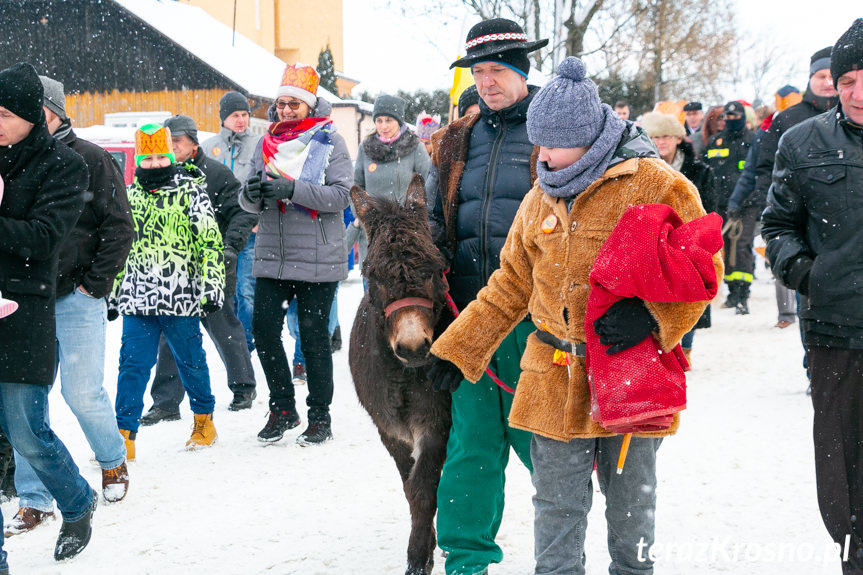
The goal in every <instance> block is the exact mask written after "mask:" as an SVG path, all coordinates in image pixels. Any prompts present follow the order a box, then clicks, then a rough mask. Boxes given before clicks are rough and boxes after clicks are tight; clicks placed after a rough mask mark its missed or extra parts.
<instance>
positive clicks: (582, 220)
mask: <svg viewBox="0 0 863 575" xmlns="http://www.w3.org/2000/svg"><path fill="white" fill-rule="evenodd" d="M631 204H667V205H669V206H671V207H672V208H673V209H674V210H675V211H676V212H677V213H678V215H680V217H681V219H682V220H683V221H684V222H688V221H690V220H693V219H695V218H698V217H700V216H703V215H704V208H703V207H702V206H701V201H700V200H699V198H698V192H697V191H696V189H695V187H694V186H693V185H692V184H691V183H690V182H689V181H688V180H687V179H686V178H684V177H683V176H682V175H681V174H680V173H679V172H676V171H675V170H673V169H672V168H671V167H670V166H668V165H667V164H666V163H665V162H663V161H662V160H660V159H657V158H636V159H630V160H626V161H624V162H622V163H620V164H618V165H616V166H614V167H612V168H610V169H609V170H607V171H606V172H605V173H604V174H603V175H602V177H601V178H600V179H598V180H597V181H596V182H594V183H593V184H591V185H590V186H589V187H588V188H587V189H586V190H585V191H584V192H582V193H581V194H579V195H578V196H577V197H576V199H575V200H574V202H573V204H572V207H571V209H570V210H569V212H567V210H566V203H565V201H564V200H558V199H555V198H553V197H551V196H549V195H548V194H545V193H543V191H542V190H541V188H540V187H539V185H538V184H537V185H535V186H534V187H533V189H532V190H531V191H530V192H529V193H528V195H527V196H525V198H524V201H523V202H522V204H521V207H520V208H519V211H518V214H517V215H516V218H515V221H514V222H513V225H512V228H511V229H510V232H509V236H508V237H507V241H506V245H505V247H504V249H503V251H502V252H501V267H500V269H498V270H497V271H496V272H495V273H494V274H493V275H492V276H491V278H490V279H489V282H488V285H487V286H486V287H484V288H483V289H482V290H481V291H480V292H479V294H478V295H477V299H476V300H475V301H473V302H472V303H471V304H470V305H469V306H467V308H466V309H465V310H464V312H463V313H462V314H461V315H460V316H459V317H458V319H457V320H456V321H455V322H454V323H453V324H452V325H451V326H450V327H449V329H447V330H446V332H444V333H443V335H442V336H441V337H440V338H438V339H437V341H436V342H435V343H434V345H433V346H432V350H431V351H432V353H433V354H435V355H437V356H438V357H441V358H444V359H447V360H449V361H451V362H453V363H454V364H456V365H457V366H458V367H459V368H460V369H461V370H462V373H463V374H464V375H465V377H466V378H467V379H469V380H470V381H474V382H475V381H477V380H478V379H479V378H480V376H481V375H482V373H483V370H484V369H485V367H486V365H487V364H488V362H489V360H490V358H491V356H492V354H493V353H494V351H495V350H496V349H497V346H498V345H499V344H500V342H501V341H502V340H503V338H504V337H505V336H506V335H507V334H508V333H509V332H510V330H512V328H513V327H514V326H515V325H516V324H517V323H518V322H519V321H521V319H522V318H523V317H524V316H525V314H526V313H530V314H531V316H532V318H533V320H534V322H535V323H536V322H538V321H539V320H542V321H544V322H545V324H546V326H547V327H548V329H549V330H550V331H551V332H552V333H553V334H555V335H556V336H558V337H561V338H566V339H568V340H571V341H575V342H584V340H585V339H584V314H585V308H586V305H587V298H588V293H589V289H590V287H589V281H588V276H589V274H590V269H591V266H592V265H593V262H594V260H595V259H596V254H597V253H598V252H599V249H600V247H601V246H602V244H603V242H604V241H605V239H606V238H607V237H608V235H609V234H610V233H611V230H612V229H613V228H614V226H615V225H616V224H617V222H618V220H619V219H620V217H621V215H622V214H623V212H624V211H625V210H626V208H627V206H629V205H631ZM550 215H554V216H555V217H556V218H557V225H556V227H555V228H554V230H553V231H552V232H551V233H543V232H542V231H541V229H540V226H541V225H542V222H543V220H545V219H546V218H547V217H548V216H550ZM713 261H714V265H715V268H716V273H717V277H722V273H723V266H722V258H721V255H719V254H717V255H715V256H714V258H713ZM646 303H647V307H648V309H649V310H650V312H651V313H652V314H653V316H654V317H655V318H656V320H657V323H658V324H659V328H658V331H656V332H654V336H655V337H656V338H657V339H658V341H659V343H660V345H661V346H662V348H663V350H665V351H670V350H671V349H672V348H673V347H674V346H675V345H676V344H677V343H678V342H679V341H680V338H681V337H683V335H684V334H685V333H686V332H688V331H689V330H690V328H692V326H693V325H695V322H696V321H698V318H699V317H700V316H701V313H702V312H703V311H704V308H705V306H706V303H705V302H696V303H682V302H681V303H654V302H646ZM565 318H568V321H566V320H565ZM553 352H554V349H553V348H552V347H551V346H548V345H546V344H544V343H542V342H540V341H539V340H538V339H537V337H536V335H531V336H530V337H529V338H528V341H527V348H526V350H525V353H524V355H523V356H522V358H521V368H522V374H521V378H520V379H519V382H518V387H517V389H516V394H515V399H514V401H513V404H512V410H511V411H510V416H509V423H510V425H511V426H513V427H516V428H519V429H524V430H527V431H531V432H534V433H538V434H540V435H543V436H545V437H550V438H552V439H557V440H560V441H568V440H570V439H573V438H577V437H582V438H583V437H600V436H607V435H614V434H613V433H611V432H609V431H607V430H605V429H603V428H602V427H600V426H599V424H597V423H596V422H594V421H593V420H592V419H591V417H590V389H589V387H588V383H587V376H586V373H585V369H584V358H573V359H574V361H573V364H572V365H571V366H570V368H571V369H570V370H569V371H568V370H567V367H565V366H558V365H553V364H552V355H553ZM678 425H679V416H678V415H675V416H674V423H673V425H672V426H671V428H670V429H668V430H665V431H660V432H653V433H645V434H640V435H645V436H661V435H670V434H672V433H674V432H675V431H676V430H677V427H678Z"/></svg>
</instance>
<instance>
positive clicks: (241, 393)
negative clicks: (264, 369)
mask: <svg viewBox="0 0 863 575" xmlns="http://www.w3.org/2000/svg"><path fill="white" fill-rule="evenodd" d="M256 397H258V392H257V391H255V390H254V388H253V389H250V390H247V389H243V390H238V391H235V392H234V400H233V401H231V404H230V405H229V406H228V411H241V410H243V409H251V408H252V403H254V401H255V398H256Z"/></svg>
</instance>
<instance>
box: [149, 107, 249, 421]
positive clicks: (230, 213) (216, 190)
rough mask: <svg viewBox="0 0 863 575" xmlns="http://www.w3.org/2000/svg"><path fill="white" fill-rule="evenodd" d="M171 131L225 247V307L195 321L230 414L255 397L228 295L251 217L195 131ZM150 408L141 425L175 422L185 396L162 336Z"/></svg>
mask: <svg viewBox="0 0 863 575" xmlns="http://www.w3.org/2000/svg"><path fill="white" fill-rule="evenodd" d="M165 127H166V128H168V129H169V130H171V143H172V144H173V146H174V154H175V156H176V158H177V163H179V164H183V165H184V166H185V168H186V169H187V170H188V171H189V172H191V173H193V174H196V175H198V176H201V175H203V178H204V181H205V182H206V187H205V189H206V191H207V195H208V196H209V197H210V201H211V202H212V204H213V209H214V211H215V212H216V221H217V222H218V224H219V231H220V232H221V233H222V241H223V243H224V246H225V252H224V255H225V278H226V280H225V303H224V305H222V307H221V308H219V310H218V311H216V312H213V313H211V314H208V315H207V316H205V317H203V318H201V324H202V325H203V326H204V329H205V330H207V333H208V334H209V335H210V338H211V339H212V340H213V343H214V344H215V346H216V351H218V352H219V357H221V358H222V361H223V362H224V363H225V371H226V374H227V377H228V388H229V389H230V390H231V391H232V392H233V394H234V399H233V401H232V402H231V404H230V405H229V406H228V409H229V410H231V411H239V410H242V409H249V408H251V407H252V402H253V401H254V399H255V396H256V391H255V372H254V370H253V368H252V359H251V356H250V355H249V349H248V347H246V340H245V336H244V333H243V324H241V323H240V320H239V319H237V314H236V313H235V312H234V302H233V295H234V293H235V291H236V287H237V254H238V253H239V252H240V251H242V249H243V247H244V246H245V245H246V242H247V241H248V239H249V234H250V233H251V232H252V226H253V225H255V223H256V222H257V218H256V217H255V215H254V214H250V213H249V212H247V211H245V210H243V209H242V208H240V204H239V201H238V197H239V193H240V188H241V185H240V182H239V180H237V178H235V177H234V175H233V174H232V173H231V170H229V169H228V168H227V166H224V165H223V164H221V163H220V162H217V161H215V160H213V159H212V158H210V157H208V156H207V155H206V154H205V153H204V150H203V149H202V148H201V147H200V146H199V145H198V128H197V126H196V125H195V121H194V120H192V118H190V117H189V116H184V115H177V116H172V117H170V118H168V119H167V120H165ZM150 396H151V397H152V398H153V407H151V408H150V411H148V412H147V414H146V415H144V417H142V418H141V420H140V421H141V425H153V424H156V423H159V422H160V421H173V420H177V419H180V403H181V402H182V401H183V397H184V396H185V390H184V389H183V384H182V383H181V382H180V374H179V372H178V371H177V364H176V363H175V362H174V354H172V353H171V350H170V348H169V347H168V343H167V341H166V340H165V337H164V336H162V337H161V338H160V340H159V360H158V362H157V363H156V375H155V376H154V377H153V385H152V388H151V389H150Z"/></svg>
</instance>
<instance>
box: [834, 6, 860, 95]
mask: <svg viewBox="0 0 863 575" xmlns="http://www.w3.org/2000/svg"><path fill="white" fill-rule="evenodd" d="M852 70H863V18H857V20H855V21H854V23H853V24H851V27H850V28H848V30H846V31H845V33H844V34H842V36H840V37H839V40H837V41H836V45H835V46H833V51H832V52H831V55H830V75H831V76H833V87H834V88H838V87H839V78H841V77H842V74H845V73H847V72H851V71H852Z"/></svg>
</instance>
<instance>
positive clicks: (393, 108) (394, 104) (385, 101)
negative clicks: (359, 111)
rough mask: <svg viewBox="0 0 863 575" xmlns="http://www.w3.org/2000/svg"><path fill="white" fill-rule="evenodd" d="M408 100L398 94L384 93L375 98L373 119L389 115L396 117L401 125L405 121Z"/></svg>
mask: <svg viewBox="0 0 863 575" xmlns="http://www.w3.org/2000/svg"><path fill="white" fill-rule="evenodd" d="M406 105H407V102H405V101H404V100H402V99H401V98H399V97H398V96H389V95H387V94H384V95H382V96H378V97H377V98H375V108H374V111H373V112H372V120H377V118H378V116H389V117H390V118H395V120H396V121H397V122H398V123H399V126H401V125H403V124H404V123H405V106H406Z"/></svg>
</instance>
